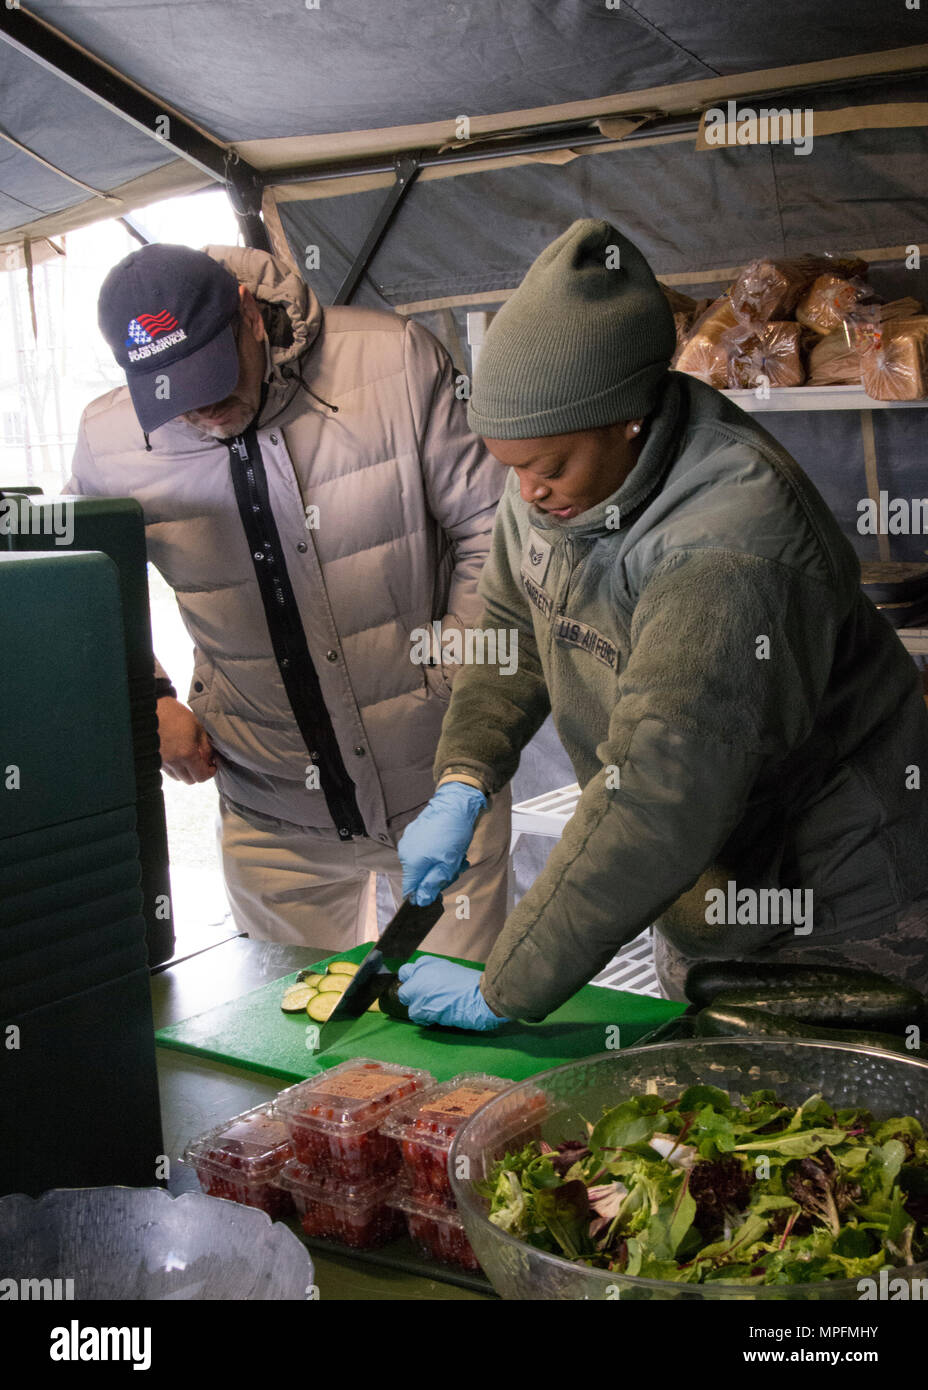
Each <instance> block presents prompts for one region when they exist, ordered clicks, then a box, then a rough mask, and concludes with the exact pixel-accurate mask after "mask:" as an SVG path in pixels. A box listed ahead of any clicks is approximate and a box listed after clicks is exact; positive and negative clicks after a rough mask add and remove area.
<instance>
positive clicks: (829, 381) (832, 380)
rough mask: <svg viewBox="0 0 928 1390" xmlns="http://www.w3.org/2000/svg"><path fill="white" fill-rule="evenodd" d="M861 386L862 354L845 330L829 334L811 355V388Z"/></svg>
mask: <svg viewBox="0 0 928 1390" xmlns="http://www.w3.org/2000/svg"><path fill="white" fill-rule="evenodd" d="M855 384H856V385H859V384H860V353H859V351H858V349H857V345H856V343H855V342H853V341H849V339H848V335H847V333H845V331H844V329H843V328H839V329H837V331H836V332H834V333H829V334H828V336H827V337H825V338H819V340H818V342H817V343H816V344H815V346H814V347H813V348H812V350H811V352H810V353H809V376H808V385H809V386H853V385H855Z"/></svg>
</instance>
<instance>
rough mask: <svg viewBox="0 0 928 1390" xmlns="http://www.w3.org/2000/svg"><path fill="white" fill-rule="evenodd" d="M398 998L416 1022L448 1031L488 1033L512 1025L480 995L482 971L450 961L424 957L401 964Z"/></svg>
mask: <svg viewBox="0 0 928 1390" xmlns="http://www.w3.org/2000/svg"><path fill="white" fill-rule="evenodd" d="M399 977H400V988H399V989H398V990H397V995H396V997H397V999H399V1001H400V1003H401V1004H405V1005H406V1007H407V1009H408V1010H409V1017H410V1018H411V1019H412V1021H413V1023H440V1024H442V1025H443V1026H444V1027H445V1028H473V1029H475V1030H476V1031H477V1032H479V1033H486V1032H488V1031H489V1030H490V1029H491V1028H498V1027H499V1026H500V1024H501V1023H508V1022H509V1020H508V1018H500V1016H499V1014H495V1013H494V1012H493V1010H492V1009H491V1008H490V1006H489V1004H488V1003H487V1002H486V1000H485V999H484V997H483V995H482V994H481V993H480V972H479V971H478V970H469V969H468V968H467V966H466V965H453V964H452V962H451V961H450V960H438V959H437V957H435V956H422V957H421V958H420V959H419V960H416V961H412V962H409V963H407V964H406V965H401V966H400V969H399Z"/></svg>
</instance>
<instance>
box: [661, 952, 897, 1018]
mask: <svg viewBox="0 0 928 1390" xmlns="http://www.w3.org/2000/svg"><path fill="white" fill-rule="evenodd" d="M732 990H738V991H742V992H743V993H742V994H741V997H740V998H739V1000H738V1005H739V1007H741V1006H743V1007H749V1008H758V1009H759V1008H766V1007H767V1000H768V999H770V998H773V999H775V1000H780V999H782V997H783V996H784V995H786V994H789V995H791V996H794V997H795V998H796V999H803V998H806V997H807V996H808V997H809V1000H810V1003H809V1004H808V1005H797V1007H799V1008H801V1009H802V1010H803V1012H802V1014H801V1016H802V1017H804V1018H805V1017H808V1018H809V1019H810V1020H812V1019H813V1014H814V1013H815V1011H816V1009H817V1005H818V999H820V998H821V996H823V995H825V996H827V997H828V1001H829V1009H830V1011H829V1013H828V1016H827V1021H828V1022H831V1021H834V1022H835V1023H851V1024H854V1023H858V1022H863V1023H873V1024H874V1025H876V1024H881V1025H882V1026H884V1027H896V1028H904V1027H905V1026H906V1025H907V1024H909V1023H913V1022H919V1021H921V1020H922V1018H923V1014H924V1010H925V1000H924V998H923V997H922V995H921V994H919V993H918V992H917V991H916V990H914V989H909V988H907V987H906V986H905V985H900V984H897V983H896V981H895V980H889V979H887V978H886V976H884V975H875V974H873V973H872V972H871V971H868V970H852V969H850V968H842V967H840V966H836V967H830V966H817V965H779V964H777V963H776V962H773V961H771V962H769V963H768V962H764V961H737V960H736V961H718V960H706V961H700V962H699V963H698V964H697V965H694V966H693V967H692V969H691V970H690V972H689V974H688V975H687V977H686V985H685V993H686V997H687V999H689V1000H691V1001H692V1003H694V1004H698V1005H699V1006H700V1007H701V1008H705V1007H706V1005H708V1004H711V1003H712V1002H713V1000H714V999H716V998H718V996H719V995H722V994H724V995H725V996H726V997H728V996H730V994H731V991H732ZM748 992H751V993H753V995H754V1001H751V1002H749V1000H748ZM814 996H818V999H816V998H814ZM731 1002H735V1001H734V1000H732V1001H731ZM786 1012H789V1013H794V1010H792V1009H789V1010H786ZM814 1021H821V1022H823V1023H824V1022H826V1019H825V1017H822V1018H821V1019H820V1020H819V1019H817V1018H816V1019H815V1020H814Z"/></svg>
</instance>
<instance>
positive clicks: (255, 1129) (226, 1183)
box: [184, 1105, 293, 1221]
mask: <svg viewBox="0 0 928 1390" xmlns="http://www.w3.org/2000/svg"><path fill="white" fill-rule="evenodd" d="M272 1110H273V1107H272V1106H271V1105H259V1106H256V1107H255V1109H254V1110H246V1111H244V1112H243V1113H242V1114H241V1115H236V1116H235V1117H234V1118H233V1119H231V1120H226V1122H225V1124H222V1125H217V1126H216V1128H215V1129H211V1130H208V1131H207V1133H206V1134H203V1135H201V1136H200V1138H199V1139H195V1140H194V1141H193V1142H192V1143H191V1144H189V1145H188V1146H187V1149H186V1150H185V1152H184V1161H185V1162H186V1163H189V1164H191V1165H192V1166H193V1167H194V1168H195V1169H196V1175H197V1178H198V1179H199V1183H200V1186H201V1187H202V1189H203V1191H204V1192H205V1193H207V1194H208V1195H209V1196H210V1197H225V1198H226V1199H227V1200H228V1201H230V1202H241V1203H242V1205H243V1206H246V1207H258V1208H259V1210H261V1211H264V1212H267V1214H268V1216H269V1217H270V1218H271V1220H272V1221H277V1220H279V1219H280V1218H281V1217H284V1216H292V1215H293V1202H292V1200H291V1197H290V1194H289V1193H288V1192H286V1191H285V1190H284V1189H283V1188H282V1187H280V1186H279V1185H278V1179H279V1177H280V1173H281V1170H282V1169H283V1167H284V1164H285V1163H287V1162H288V1161H289V1160H290V1159H291V1158H292V1157H293V1146H292V1144H291V1142H290V1136H289V1135H288V1133H287V1127H286V1125H284V1124H283V1123H282V1122H281V1121H280V1120H278V1119H275V1118H274V1116H273V1113H272Z"/></svg>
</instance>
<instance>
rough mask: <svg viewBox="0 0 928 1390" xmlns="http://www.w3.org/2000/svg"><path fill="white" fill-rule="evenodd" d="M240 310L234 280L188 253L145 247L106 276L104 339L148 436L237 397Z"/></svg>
mask: <svg viewBox="0 0 928 1390" xmlns="http://www.w3.org/2000/svg"><path fill="white" fill-rule="evenodd" d="M239 303H240V301H239V292H238V281H237V280H236V278H235V276H234V275H232V274H231V273H230V272H229V271H228V270H226V269H225V267H224V266H222V265H220V264H219V262H218V261H214V260H213V258H212V256H208V255H207V254H206V252H205V251H194V250H192V249H191V248H190V247H189V246H168V245H151V246H143V247H141V249H140V250H138V251H133V252H132V253H131V255H129V256H126V258H125V260H122V261H120V262H119V264H118V265H116V266H114V267H113V269H112V270H111V271H110V273H109V275H107V277H106V279H105V280H104V282H103V287H102V289H101V290H100V299H99V303H98V321H99V324H100V332H101V333H102V334H103V336H104V338H105V339H106V341H107V342H108V343H109V345H110V347H111V349H112V351H113V355H114V357H115V358H116V361H117V362H118V363H119V365H120V366H121V367H122V368H123V369H124V371H125V373H126V382H127V385H128V387H129V394H130V396H131V397H132V404H133V405H134V406H135V413H136V415H137V416H138V420H139V424H140V425H141V426H142V429H143V430H144V431H145V432H146V434H150V433H151V431H152V430H156V429H158V427H159V426H160V425H164V424H166V423H167V421H168V420H173V419H174V418H175V417H176V416H178V415H183V414H185V413H186V412H187V411H188V410H199V409H201V408H202V407H204V406H207V405H213V404H214V403H215V402H216V401H221V400H225V398H226V396H229V395H231V393H232V392H233V391H234V390H235V386H236V384H237V382H238V377H239V358H238V347H237V345H236V341H235V331H234V324H235V320H236V318H237V315H238V308H239Z"/></svg>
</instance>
